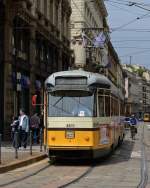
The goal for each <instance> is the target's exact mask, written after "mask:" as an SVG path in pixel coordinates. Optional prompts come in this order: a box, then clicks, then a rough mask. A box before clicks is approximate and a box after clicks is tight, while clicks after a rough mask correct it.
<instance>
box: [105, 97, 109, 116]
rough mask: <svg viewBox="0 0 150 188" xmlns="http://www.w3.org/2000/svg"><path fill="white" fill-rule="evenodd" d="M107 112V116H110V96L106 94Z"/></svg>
mask: <svg viewBox="0 0 150 188" xmlns="http://www.w3.org/2000/svg"><path fill="white" fill-rule="evenodd" d="M105 101H106V103H105V112H106V116H107V117H109V116H110V96H106V97H105Z"/></svg>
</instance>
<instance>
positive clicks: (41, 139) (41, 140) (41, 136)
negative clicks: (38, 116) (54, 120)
mask: <svg viewBox="0 0 150 188" xmlns="http://www.w3.org/2000/svg"><path fill="white" fill-rule="evenodd" d="M42 144H43V134H42V129H40V152H42Z"/></svg>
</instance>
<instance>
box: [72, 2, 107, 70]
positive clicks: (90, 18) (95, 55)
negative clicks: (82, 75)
mask: <svg viewBox="0 0 150 188" xmlns="http://www.w3.org/2000/svg"><path fill="white" fill-rule="evenodd" d="M71 7H72V15H71V40H72V42H71V48H72V49H73V50H74V55H75V67H76V68H79V67H81V68H84V69H87V70H89V71H93V72H94V71H97V70H96V69H97V68H98V67H99V65H102V64H106V63H107V57H108V49H107V45H104V47H103V48H92V45H93V42H92V41H93V39H94V37H95V36H97V35H98V34H99V33H100V32H101V31H103V32H104V31H105V29H107V24H106V17H107V10H106V7H105V5H104V1H103V0H95V1H90V0H78V1H75V0H72V1H71ZM85 36H86V37H85ZM84 39H85V40H84ZM84 43H86V44H84Z"/></svg>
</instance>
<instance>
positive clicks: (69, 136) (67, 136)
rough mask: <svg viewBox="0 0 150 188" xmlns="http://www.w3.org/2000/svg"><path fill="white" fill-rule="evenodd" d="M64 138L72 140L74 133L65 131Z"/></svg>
mask: <svg viewBox="0 0 150 188" xmlns="http://www.w3.org/2000/svg"><path fill="white" fill-rule="evenodd" d="M66 138H67V139H74V138H75V132H74V131H72V130H67V131H66Z"/></svg>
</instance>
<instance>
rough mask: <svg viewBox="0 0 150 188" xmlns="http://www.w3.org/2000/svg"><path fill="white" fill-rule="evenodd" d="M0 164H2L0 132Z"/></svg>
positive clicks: (0, 136)
mask: <svg viewBox="0 0 150 188" xmlns="http://www.w3.org/2000/svg"><path fill="white" fill-rule="evenodd" d="M0 164H2V134H0Z"/></svg>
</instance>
